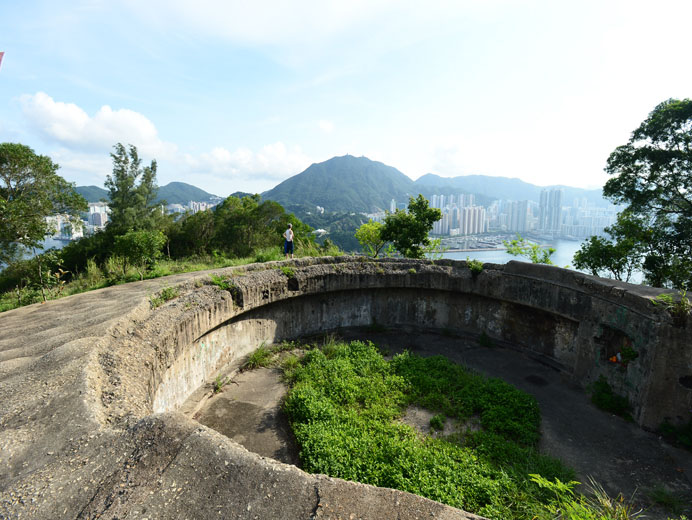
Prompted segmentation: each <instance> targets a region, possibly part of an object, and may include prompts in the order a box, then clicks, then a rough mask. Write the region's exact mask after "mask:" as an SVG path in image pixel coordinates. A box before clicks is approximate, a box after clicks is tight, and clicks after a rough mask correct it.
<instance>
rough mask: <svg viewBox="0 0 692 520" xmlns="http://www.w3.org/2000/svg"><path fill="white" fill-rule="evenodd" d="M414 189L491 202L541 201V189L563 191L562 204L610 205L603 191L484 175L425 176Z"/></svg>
mask: <svg viewBox="0 0 692 520" xmlns="http://www.w3.org/2000/svg"><path fill="white" fill-rule="evenodd" d="M414 184H415V186H416V187H417V188H418V189H419V190H421V191H423V192H425V191H435V190H437V191H436V193H446V192H449V191H450V190H454V191H455V192H459V193H476V194H480V195H485V196H487V197H490V198H492V199H507V200H533V201H536V202H538V201H540V200H541V190H543V189H544V188H562V189H563V191H564V196H563V199H562V200H563V204H564V205H571V204H572V201H573V199H574V198H582V197H586V199H587V201H588V202H589V203H590V204H594V205H596V206H607V205H609V203H608V202H607V201H606V200H605V199H603V191H602V190H600V189H597V190H586V189H582V188H573V187H571V186H563V185H553V186H536V185H535V184H529V183H528V182H524V181H522V180H521V179H517V178H509V177H489V176H487V175H463V176H459V177H440V176H439V175H435V174H434V173H428V174H426V175H423V176H422V177H420V178H418V179H417V180H416V181H415V183H414Z"/></svg>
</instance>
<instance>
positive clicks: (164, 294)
mask: <svg viewBox="0 0 692 520" xmlns="http://www.w3.org/2000/svg"><path fill="white" fill-rule="evenodd" d="M178 296H180V291H179V290H178V288H177V287H164V288H163V289H161V290H160V291H159V292H158V293H157V294H156V295H155V296H150V297H149V304H150V305H151V308H152V309H156V308H157V307H160V306H161V305H163V304H164V303H166V302H167V301H170V300H172V299H174V298H177V297H178Z"/></svg>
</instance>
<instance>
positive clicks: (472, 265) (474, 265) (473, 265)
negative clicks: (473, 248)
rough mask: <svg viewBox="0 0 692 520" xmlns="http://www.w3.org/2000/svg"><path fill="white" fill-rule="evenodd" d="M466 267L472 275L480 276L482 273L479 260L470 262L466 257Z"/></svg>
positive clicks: (481, 263)
mask: <svg viewBox="0 0 692 520" xmlns="http://www.w3.org/2000/svg"><path fill="white" fill-rule="evenodd" d="M466 265H468V267H469V269H471V272H472V273H473V274H480V273H482V272H483V262H481V261H480V260H471V259H470V258H469V257H468V256H467V257H466Z"/></svg>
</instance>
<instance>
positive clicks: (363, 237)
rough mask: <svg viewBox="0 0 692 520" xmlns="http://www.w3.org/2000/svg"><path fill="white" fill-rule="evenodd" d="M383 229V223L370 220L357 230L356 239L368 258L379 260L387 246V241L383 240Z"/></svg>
mask: <svg viewBox="0 0 692 520" xmlns="http://www.w3.org/2000/svg"><path fill="white" fill-rule="evenodd" d="M383 227H384V225H383V224H382V223H381V222H374V221H372V220H368V221H367V222H365V223H364V224H362V225H361V226H360V227H359V228H358V229H357V230H356V234H355V237H356V239H358V243H359V244H360V245H361V247H362V248H363V251H365V253H366V254H367V255H368V256H371V257H373V258H377V257H378V255H379V254H380V252H381V251H383V250H384V248H385V246H386V245H387V241H386V240H384V239H383V238H382V228H383ZM385 256H387V254H386V250H385Z"/></svg>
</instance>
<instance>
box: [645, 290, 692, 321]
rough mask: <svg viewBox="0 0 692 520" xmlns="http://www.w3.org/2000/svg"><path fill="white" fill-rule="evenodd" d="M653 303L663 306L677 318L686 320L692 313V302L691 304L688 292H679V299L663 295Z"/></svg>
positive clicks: (652, 301)
mask: <svg viewBox="0 0 692 520" xmlns="http://www.w3.org/2000/svg"><path fill="white" fill-rule="evenodd" d="M651 303H653V304H654V305H661V306H662V307H663V308H664V309H666V310H667V311H668V312H669V313H670V314H671V316H673V317H675V318H680V319H684V318H685V317H686V316H687V315H689V314H690V312H692V302H690V299H689V298H688V297H687V291H686V290H684V289H683V290H682V291H679V292H678V297H677V299H675V298H673V296H672V295H671V294H667V293H663V294H659V295H658V296H656V298H654V299H653V300H651Z"/></svg>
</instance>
